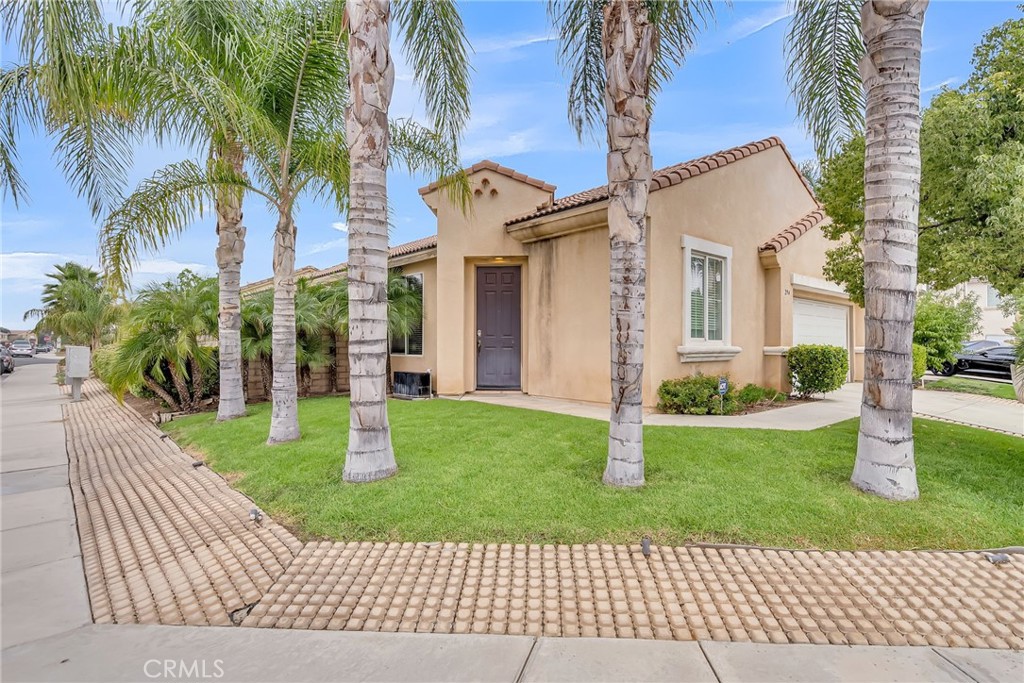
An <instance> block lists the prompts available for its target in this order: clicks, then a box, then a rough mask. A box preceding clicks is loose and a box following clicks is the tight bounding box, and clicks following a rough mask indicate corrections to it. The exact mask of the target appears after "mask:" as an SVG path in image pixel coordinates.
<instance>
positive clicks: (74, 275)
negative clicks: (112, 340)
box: [24, 261, 123, 351]
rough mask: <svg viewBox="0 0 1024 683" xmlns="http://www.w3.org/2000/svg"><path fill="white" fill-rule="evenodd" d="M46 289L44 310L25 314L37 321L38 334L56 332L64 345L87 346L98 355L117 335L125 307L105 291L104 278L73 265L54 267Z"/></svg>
mask: <svg viewBox="0 0 1024 683" xmlns="http://www.w3.org/2000/svg"><path fill="white" fill-rule="evenodd" d="M54 270H55V272H53V273H47V274H46V277H47V278H49V279H50V280H52V282H48V283H46V284H45V285H43V295H42V307H41V308H36V309H32V310H30V311H27V312H26V313H25V316H24V318H25V320H31V319H34V318H37V319H38V320H39V322H38V323H37V324H36V330H52V331H53V332H54V333H56V334H58V335H60V336H61V337H62V339H63V342H64V344H84V345H88V346H89V348H90V349H92V350H93V351H95V350H96V349H98V348H99V347H100V345H101V344H102V343H103V341H104V339H105V338H108V337H110V336H111V335H112V334H113V331H114V326H115V325H116V323H117V321H118V319H119V318H120V317H121V315H122V313H123V306H122V305H121V304H120V303H119V302H117V301H116V300H115V299H114V298H113V297H112V296H111V294H110V292H109V291H108V290H107V289H106V288H104V286H103V279H102V278H101V277H100V274H99V273H98V272H96V271H95V270H93V269H92V268H88V267H86V266H82V265H80V264H78V263H75V262H73V261H68V262H67V263H64V264H61V265H56V266H54Z"/></svg>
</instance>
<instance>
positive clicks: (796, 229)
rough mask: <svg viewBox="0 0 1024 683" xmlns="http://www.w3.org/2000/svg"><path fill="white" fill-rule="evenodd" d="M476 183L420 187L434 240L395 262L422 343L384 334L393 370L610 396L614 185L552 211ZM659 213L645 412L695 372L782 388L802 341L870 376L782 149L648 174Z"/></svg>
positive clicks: (651, 257) (816, 224) (473, 383)
mask: <svg viewBox="0 0 1024 683" xmlns="http://www.w3.org/2000/svg"><path fill="white" fill-rule="evenodd" d="M467 173H468V175H469V181H470V184H471V187H472V193H473V198H472V202H471V205H470V207H469V211H468V212H466V213H463V212H462V211H461V210H460V209H459V208H458V207H457V206H456V205H455V204H453V203H452V202H451V201H449V200H448V199H447V198H446V197H445V195H444V193H443V192H442V191H440V190H439V189H438V186H437V184H431V185H428V186H427V187H424V188H422V189H421V190H420V194H421V195H422V196H423V200H424V201H425V202H426V204H427V205H428V206H429V207H430V208H431V210H432V211H433V212H434V214H435V215H436V216H437V235H436V236H434V237H426V238H423V239H420V240H416V241H415V242H410V243H408V244H403V245H401V246H398V247H395V248H393V249H392V250H391V260H390V263H391V266H392V267H396V268H400V269H401V270H402V272H403V273H404V274H406V275H408V276H410V277H416V278H417V279H418V280H419V281H420V283H421V284H422V287H423V296H424V306H423V308H424V321H423V325H422V331H421V334H419V335H414V336H413V339H397V340H392V368H393V370H394V371H412V372H427V371H429V372H430V373H431V375H432V379H433V386H434V389H435V390H436V391H437V392H438V393H439V394H442V395H458V394H463V393H466V392H471V391H476V390H510V391H523V392H525V393H529V394H535V395H539V396H550V397H557V398H566V399H575V400H583V401H595V402H607V400H608V397H609V393H610V372H611V363H610V333H609V310H608V306H609V291H610V290H609V276H608V268H609V242H608V228H607V221H606V214H607V206H608V202H607V196H608V194H607V188H606V186H601V187H597V188H594V189H592V190H587V191H585V192H580V193H577V194H574V195H570V196H568V197H564V198H561V199H557V200H556V199H555V195H554V193H555V187H554V186H553V185H550V184H548V183H546V182H544V181H542V180H537V179H534V178H530V177H527V176H525V175H523V174H521V173H517V172H516V171H514V170H512V169H510V168H506V167H503V166H499V165H498V164H496V163H494V162H492V161H481V162H480V163H477V164H475V165H473V166H472V167H470V168H469V169H467ZM595 175H597V172H596V170H595ZM649 206H650V208H649V213H650V230H649V233H648V273H647V321H646V335H645V368H644V387H643V391H644V403H645V405H648V406H653V405H654V404H655V403H656V402H657V388H658V385H659V384H660V383H661V382H662V381H663V380H665V379H669V378H674V377H682V376H687V375H692V374H695V373H698V372H701V373H704V374H707V375H721V374H726V373H728V374H729V376H730V377H731V378H732V381H733V382H734V383H735V384H737V385H742V384H744V383H747V382H754V383H757V384H762V385H767V386H771V387H777V388H785V387H786V379H785V375H786V366H785V357H784V353H785V351H786V350H787V349H788V348H789V347H790V346H792V345H794V344H798V343H828V344H836V345H838V346H842V347H844V348H846V349H847V350H849V351H850V361H851V368H850V378H851V379H857V380H859V379H861V377H862V375H863V355H862V354H863V343H864V342H863V339H864V316H863V311H862V310H861V309H860V308H859V307H857V306H855V305H854V304H852V303H851V302H850V300H849V297H848V296H847V295H846V293H845V292H844V291H843V290H842V289H841V288H840V287H838V286H837V285H834V284H832V283H830V282H827V281H826V280H825V279H824V277H823V275H822V267H823V266H824V263H825V252H826V250H827V249H828V248H829V247H830V243H829V241H828V240H827V238H826V237H825V236H824V235H823V233H822V232H821V230H820V227H821V225H822V224H823V223H824V222H825V221H827V220H828V218H827V217H826V216H825V215H824V213H823V212H822V211H821V209H820V207H819V205H818V203H817V201H816V200H815V198H814V196H813V193H812V191H811V189H810V187H809V185H808V184H807V182H806V181H805V180H804V178H803V176H802V175H801V174H800V172H799V171H798V169H797V167H796V165H795V164H794V163H793V160H792V158H791V157H790V156H789V153H788V152H787V151H786V149H785V147H784V146H783V144H782V142H781V141H780V140H779V139H778V138H774V137H773V138H768V139H766V140H762V141H759V142H755V143H751V144H748V145H743V146H741V147H736V148H733V149H730V150H726V151H723V152H718V153H716V154H712V155H709V156H706V157H701V158H699V159H695V160H693V161H689V162H686V163H682V164H677V165H675V166H670V167H668V168H664V169H661V170H659V171H656V172H655V174H654V178H653V180H652V185H651V195H650V205H649ZM342 270H344V265H340V266H335V267H333V268H328V269H325V270H323V271H319V272H318V273H317V274H315V275H314V276H313V279H314V280H315V279H320V278H321V277H324V278H330V277H336V276H337V274H338V273H339V272H341V271H342Z"/></svg>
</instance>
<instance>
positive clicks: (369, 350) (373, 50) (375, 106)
mask: <svg viewBox="0 0 1024 683" xmlns="http://www.w3.org/2000/svg"><path fill="white" fill-rule="evenodd" d="M391 10H392V6H391V3H390V2H389V0H349V2H347V3H346V5H345V22H346V25H347V27H348V36H349V37H348V61H349V64H350V68H349V91H350V93H351V102H350V103H349V106H348V111H347V115H346V127H347V132H348V144H349V150H350V155H351V164H352V170H351V174H352V184H351V187H350V190H349V193H350V196H349V214H348V226H349V250H348V293H349V306H350V314H351V318H350V320H349V340H348V341H349V347H348V358H349V374H350V382H351V393H352V400H351V402H350V407H349V418H350V419H349V433H348V451H347V452H346V454H345V467H344V471H343V474H342V476H343V478H344V480H345V481H348V482H368V481H375V480H377V479H383V478H385V477H389V476H391V475H392V474H394V473H395V472H396V471H397V470H398V465H397V463H396V461H395V452H394V448H393V447H392V444H391V428H390V425H389V424H388V409H387V402H386V395H387V389H386V386H387V379H386V372H387V355H388V339H387V271H388V263H387V259H388V249H387V241H388V234H387V206H388V195H387V166H388V154H389V133H390V131H389V126H388V108H389V106H390V104H391V91H392V87H393V85H394V79H395V68H394V64H393V63H392V60H391V52H390V49H391V48H390V28H391ZM395 10H396V11H395V21H396V22H397V24H398V27H399V29H400V31H401V33H402V39H403V44H404V48H405V51H406V53H407V54H408V56H409V57H410V62H411V63H412V67H413V72H414V74H415V77H416V79H417V81H418V82H419V83H420V85H421V89H422V92H423V95H424V99H425V101H426V109H427V114H428V115H429V116H430V118H431V119H432V123H433V129H434V131H435V132H436V133H437V134H439V135H440V136H441V139H443V140H447V141H450V142H451V143H452V144H453V145H454V144H456V143H457V141H458V139H459V137H460V134H461V131H462V127H463V125H464V123H465V120H466V118H467V116H468V115H469V66H468V60H467V49H468V48H467V42H466V36H465V33H464V31H463V28H462V20H461V18H460V17H459V14H458V10H457V8H456V6H455V3H454V2H453V1H452V0H434V1H432V2H416V1H414V0H406V1H405V2H400V3H396V4H395ZM455 158H456V159H457V158H458V155H457V154H456V155H455Z"/></svg>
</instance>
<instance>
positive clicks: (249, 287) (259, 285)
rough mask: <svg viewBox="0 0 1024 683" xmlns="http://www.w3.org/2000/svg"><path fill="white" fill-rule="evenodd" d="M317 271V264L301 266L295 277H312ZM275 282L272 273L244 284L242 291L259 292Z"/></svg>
mask: <svg viewBox="0 0 1024 683" xmlns="http://www.w3.org/2000/svg"><path fill="white" fill-rule="evenodd" d="M316 273H317V269H316V267H315V266H302V267H301V268H299V269H298V270H296V271H295V277H296V279H298V278H311V277H315V276H316ZM273 284H274V276H273V275H271V276H270V277H265V278H263V279H262V280H256V281H255V282H250V283H249V284H246V285H242V291H243V292H258V291H260V290H263V289H267V288H268V287H270V286H272V285H273Z"/></svg>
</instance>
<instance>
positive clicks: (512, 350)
mask: <svg viewBox="0 0 1024 683" xmlns="http://www.w3.org/2000/svg"><path fill="white" fill-rule="evenodd" d="M519 285H520V280H519V266H488V267H486V268H477V271H476V324H477V330H476V348H477V355H476V386H477V388H478V389H519V388H520V387H521V385H522V376H521V373H520V360H521V359H520V352H519V348H520V330H521V329H522V324H521V320H520V306H521V302H520V296H519V295H520V286H519Z"/></svg>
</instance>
